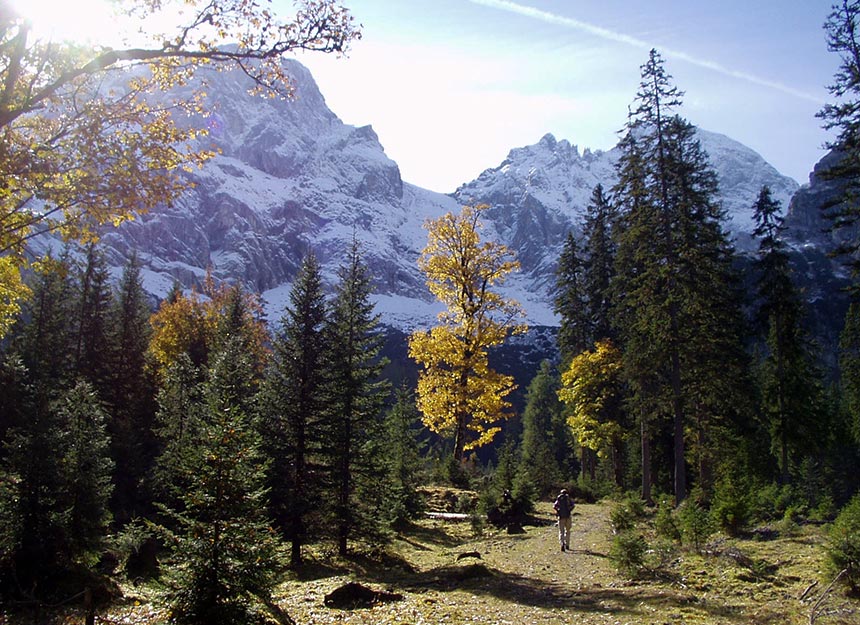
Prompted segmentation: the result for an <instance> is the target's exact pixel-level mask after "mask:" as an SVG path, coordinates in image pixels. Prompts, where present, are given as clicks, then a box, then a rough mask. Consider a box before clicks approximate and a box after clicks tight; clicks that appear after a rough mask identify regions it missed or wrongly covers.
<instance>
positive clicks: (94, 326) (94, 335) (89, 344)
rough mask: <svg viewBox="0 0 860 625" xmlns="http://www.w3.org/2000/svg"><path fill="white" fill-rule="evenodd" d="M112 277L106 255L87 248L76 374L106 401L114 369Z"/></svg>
mask: <svg viewBox="0 0 860 625" xmlns="http://www.w3.org/2000/svg"><path fill="white" fill-rule="evenodd" d="M109 278H110V275H109V273H108V268H107V261H106V260H105V257H104V252H103V251H102V250H101V249H100V248H99V247H98V246H97V245H96V244H95V243H90V244H89V245H88V246H87V247H86V259H85V261H84V266H83V268H82V269H81V270H80V272H79V275H78V276H77V283H76V286H77V293H76V296H77V297H76V298H75V307H76V308H77V310H76V314H75V317H74V319H75V328H74V330H73V332H74V335H73V339H72V340H73V359H74V363H73V366H74V370H75V375H76V376H79V377H82V378H84V379H86V380H89V381H90V382H91V383H92V384H93V386H95V388H96V389H97V390H98V391H99V393H100V394H101V396H102V397H103V398H104V397H106V396H107V391H108V375H109V369H110V361H109V358H108V354H109V349H108V333H109V324H110V317H109V314H110V305H111V292H110V285H109V283H108V280H109Z"/></svg>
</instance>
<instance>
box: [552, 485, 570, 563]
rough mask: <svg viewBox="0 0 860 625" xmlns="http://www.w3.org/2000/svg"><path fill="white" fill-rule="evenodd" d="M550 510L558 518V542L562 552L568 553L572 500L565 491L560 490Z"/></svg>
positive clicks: (563, 489)
mask: <svg viewBox="0 0 860 625" xmlns="http://www.w3.org/2000/svg"><path fill="white" fill-rule="evenodd" d="M552 509H553V510H555V514H556V516H557V517H558V540H559V542H560V543H561V550H562V551H570V526H571V522H570V514H571V512H573V499H571V498H570V496H569V495H568V494H567V489H565V488H562V489H561V492H560V493H559V494H558V497H556V498H555V502H554V503H553V504H552Z"/></svg>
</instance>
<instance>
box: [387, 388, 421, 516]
mask: <svg viewBox="0 0 860 625" xmlns="http://www.w3.org/2000/svg"><path fill="white" fill-rule="evenodd" d="M420 420H421V413H420V412H419V411H418V408H417V406H416V405H415V395H414V394H413V393H412V391H410V390H409V389H407V388H406V387H400V388H398V389H397V390H396V392H395V402H394V405H393V406H392V407H391V410H389V411H388V413H387V414H386V417H385V422H384V424H383V428H384V430H383V436H382V437H381V438H380V439H379V440H378V442H377V445H376V446H377V447H378V448H379V454H380V455H381V456H382V457H383V458H384V460H385V476H386V477H385V479H384V480H383V483H382V488H383V491H384V495H383V496H384V500H383V509H382V514H383V515H384V517H385V519H386V521H387V523H388V525H389V526H393V527H397V526H399V525H402V524H404V523H406V522H407V521H409V520H410V519H413V518H415V517H416V516H417V515H418V514H419V513H420V512H421V508H422V503H423V502H422V499H421V495H420V494H419V493H418V486H420V481H419V472H420V470H421V448H420V445H419V443H418V440H417V434H416V426H417V425H418V424H419V423H420Z"/></svg>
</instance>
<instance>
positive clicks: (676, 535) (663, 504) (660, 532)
mask: <svg viewBox="0 0 860 625" xmlns="http://www.w3.org/2000/svg"><path fill="white" fill-rule="evenodd" d="M654 529H655V531H656V532H657V536H659V537H661V538H666V539H668V540H672V541H680V540H681V530H680V528H679V527H678V521H677V519H676V518H675V506H674V504H673V502H672V500H671V499H668V498H666V499H661V500H660V503H658V504H657V514H655V515H654Z"/></svg>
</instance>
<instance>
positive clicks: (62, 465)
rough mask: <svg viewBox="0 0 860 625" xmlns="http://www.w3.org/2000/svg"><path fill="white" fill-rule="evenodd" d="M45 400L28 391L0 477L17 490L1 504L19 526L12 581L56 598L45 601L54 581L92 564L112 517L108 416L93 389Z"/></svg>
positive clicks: (10, 541)
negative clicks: (107, 431) (106, 427)
mask: <svg viewBox="0 0 860 625" xmlns="http://www.w3.org/2000/svg"><path fill="white" fill-rule="evenodd" d="M43 393H44V387H42V386H30V387H29V388H27V389H26V391H25V393H24V396H23V399H24V400H25V403H24V407H25V410H26V413H25V414H26V418H25V419H24V420H23V421H21V422H20V423H19V424H18V425H17V426H16V427H13V428H12V429H10V430H9V432H8V433H7V440H6V446H7V455H6V458H5V462H4V466H3V467H2V473H4V474H5V475H6V476H7V478H11V482H12V488H11V489H7V492H6V493H5V494H6V496H7V497H10V498H9V499H7V500H6V501H3V502H2V503H3V505H4V507H5V506H9V509H10V511H11V514H12V516H13V517H14V519H15V524H14V526H13V528H12V531H13V534H12V536H8V535H7V536H6V537H4V542H5V543H6V545H5V547H6V548H7V549H11V552H7V554H5V555H6V559H7V562H8V563H9V564H10V566H11V571H10V572H8V573H7V575H10V576H11V577H7V581H8V580H10V579H12V578H14V580H15V582H16V584H17V588H18V589H19V590H20V589H23V590H25V591H28V592H29V591H34V590H36V591H37V592H38V596H39V597H41V598H52V597H50V594H48V595H45V594H42V593H50V592H51V587H52V585H53V584H52V582H51V581H50V580H51V579H56V577H55V576H57V575H62V574H64V573H65V572H67V571H69V570H71V568H72V567H73V566H76V565H82V566H92V565H94V564H95V561H96V558H95V556H97V555H98V547H99V546H100V544H101V541H102V539H103V538H104V534H105V530H106V527H107V523H108V521H109V518H110V517H109V514H108V502H109V498H110V489H111V483H110V473H111V461H110V457H109V453H108V438H107V433H106V430H105V413H104V411H103V410H102V408H101V405H100V403H99V401H98V399H97V397H96V395H95V392H94V390H93V388H92V387H91V386H90V385H89V383H87V382H81V383H80V384H78V385H77V386H75V387H74V388H72V389H70V390H67V391H60V392H59V393H58V395H57V398H56V399H55V400H49V399H46V397H45V396H44V394H43ZM9 490H11V492H9ZM8 529H9V528H8V527H7V531H8Z"/></svg>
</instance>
